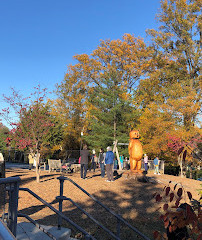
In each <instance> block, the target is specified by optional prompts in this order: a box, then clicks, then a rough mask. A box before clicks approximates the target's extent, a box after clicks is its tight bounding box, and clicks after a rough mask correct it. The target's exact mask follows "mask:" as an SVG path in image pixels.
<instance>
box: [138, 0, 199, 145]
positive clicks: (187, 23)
mask: <svg viewBox="0 0 202 240" xmlns="http://www.w3.org/2000/svg"><path fill="white" fill-rule="evenodd" d="M200 11H201V2H200V1H186V0H170V1H161V11H160V13H159V15H158V16H157V17H158V20H159V22H160V27H159V30H154V29H151V30H148V33H149V34H150V36H151V40H152V46H153V49H154V55H153V58H152V61H151V62H152V65H151V68H150V69H149V71H148V72H147V76H146V78H145V79H142V81H141V82H140V84H139V86H138V90H137V92H136V96H135V97H136V99H138V100H139V102H138V103H139V108H140V109H142V111H143V115H144V118H147V121H151V118H150V117H149V116H150V115H149V116H148V117H147V112H146V111H148V110H147V108H149V109H150V111H151V106H152V104H155V105H157V106H158V107H159V111H158V114H159V113H160V114H163V113H164V115H165V116H167V117H168V116H169V119H168V118H167V117H166V118H167V120H166V121H167V123H168V126H165V124H166V122H165V121H164V120H165V119H161V120H160V122H161V123H162V124H163V126H165V130H164V131H163V133H164V134H163V135H162V134H161V135H159V134H158V131H157V132H156V134H154V136H152V137H149V135H148V133H149V132H150V128H149V124H147V125H145V126H143V125H142V126H141V127H143V128H142V131H145V132H147V135H145V136H144V137H145V139H146V138H148V139H147V141H150V142H151V145H152V143H154V142H157V141H158V140H157V138H161V139H162V140H163V141H164V140H165V138H163V137H162V136H164V137H165V133H166V132H167V131H168V130H169V132H170V131H171V129H172V131H173V134H175V135H176V133H177V132H178V133H179V134H180V133H182V132H183V135H184V136H182V138H183V139H184V140H185V141H187V138H192V137H193V136H194V134H195V133H196V131H199V129H198V127H197V119H198V117H199V114H200V111H201V82H202V81H200V80H201V79H200V73H199V70H200V59H201V50H200V45H201V21H200V19H201V15H200ZM155 111H156V110H155V109H154V112H153V118H152V121H156V120H158V114H157V115H155ZM145 121H146V120H145ZM160 122H159V124H158V125H161V124H160ZM171 125H172V128H171ZM154 127H155V126H154ZM146 128H147V130H146ZM169 128H170V129H169ZM149 138H150V139H149ZM147 147H148V148H149V145H147Z"/></svg>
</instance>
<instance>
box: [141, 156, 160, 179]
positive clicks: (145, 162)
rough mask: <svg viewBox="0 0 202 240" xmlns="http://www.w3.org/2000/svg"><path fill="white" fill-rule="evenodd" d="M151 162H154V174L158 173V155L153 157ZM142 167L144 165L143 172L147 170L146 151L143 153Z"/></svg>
mask: <svg viewBox="0 0 202 240" xmlns="http://www.w3.org/2000/svg"><path fill="white" fill-rule="evenodd" d="M153 164H154V174H158V175H160V173H159V164H160V160H159V158H158V157H155V158H154V160H153ZM144 167H145V172H147V171H148V156H147V154H146V153H145V154H144Z"/></svg>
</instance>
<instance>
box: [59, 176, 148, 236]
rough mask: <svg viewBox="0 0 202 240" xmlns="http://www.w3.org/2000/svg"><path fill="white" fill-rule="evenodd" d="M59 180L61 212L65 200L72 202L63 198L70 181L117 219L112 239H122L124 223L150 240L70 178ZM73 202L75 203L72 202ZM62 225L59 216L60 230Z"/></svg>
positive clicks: (61, 177)
mask: <svg viewBox="0 0 202 240" xmlns="http://www.w3.org/2000/svg"><path fill="white" fill-rule="evenodd" d="M57 179H59V181H60V196H58V197H57V199H59V211H61V212H62V202H63V200H70V199H69V198H66V197H65V196H63V189H64V181H65V180H68V181H70V182H71V183H73V184H74V185H75V186H76V187H77V188H79V189H80V190H81V191H82V192H84V193H85V194H86V195H88V196H89V197H90V198H91V199H93V200H94V201H95V202H96V203H98V204H99V205H100V206H102V207H103V208H104V209H105V210H106V211H108V212H109V213H110V214H112V215H113V216H114V217H116V219H117V236H112V234H113V233H112V234H110V235H111V236H112V237H114V239H120V232H121V231H120V223H121V222H122V223H124V224H125V225H126V226H128V227H129V228H130V229H131V230H133V231H134V232H135V233H136V234H138V235H139V236H141V237H142V238H143V239H145V240H150V239H149V238H148V237H147V236H145V235H144V234H143V233H141V232H140V231H139V230H138V229H136V228H135V227H133V226H132V225H130V224H129V223H128V222H127V221H126V220H125V219H124V218H122V217H121V216H120V215H118V214H116V213H115V212H114V211H112V210H111V209H109V208H108V207H107V206H105V205H104V204H103V203H101V202H100V201H99V200H97V199H96V198H95V197H94V196H93V195H91V194H90V193H88V192H87V191H86V190H85V189H83V188H82V187H81V186H79V185H78V184H77V183H75V182H74V181H73V180H72V179H70V178H68V177H64V176H60V177H58V178H57ZM71 202H73V201H72V200H71ZM80 210H81V209H80ZM82 211H84V210H83V209H82ZM91 220H93V221H94V222H95V223H96V224H97V225H99V226H100V227H102V228H103V226H102V225H101V224H100V223H99V222H98V221H97V220H95V219H92V218H91ZM61 224H62V219H61V218H60V216H59V219H58V228H60V227H61ZM103 229H104V228H103ZM104 230H105V231H106V229H104ZM107 232H108V233H109V232H110V231H109V230H108V229H107ZM110 233H111V232H110ZM113 235H114V234H113Z"/></svg>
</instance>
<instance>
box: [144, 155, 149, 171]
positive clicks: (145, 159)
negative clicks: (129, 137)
mask: <svg viewBox="0 0 202 240" xmlns="http://www.w3.org/2000/svg"><path fill="white" fill-rule="evenodd" d="M144 169H145V172H146V173H147V171H148V156H147V154H146V153H145V154H144Z"/></svg>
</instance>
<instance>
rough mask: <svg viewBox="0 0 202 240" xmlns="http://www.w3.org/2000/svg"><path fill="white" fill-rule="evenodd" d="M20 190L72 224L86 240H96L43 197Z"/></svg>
mask: <svg viewBox="0 0 202 240" xmlns="http://www.w3.org/2000/svg"><path fill="white" fill-rule="evenodd" d="M19 190H20V191H26V192H28V193H30V194H31V195H32V196H33V197H35V198H36V199H38V200H39V201H40V202H42V203H43V204H44V205H46V206H47V207H48V208H49V209H51V210H52V211H53V212H55V213H56V214H57V215H58V216H59V217H60V218H61V219H64V220H65V221H67V222H68V223H70V224H71V225H72V226H73V227H75V228H76V229H77V230H79V231H80V232H82V233H83V234H84V236H85V239H86V240H90V239H92V240H96V239H95V238H94V237H93V236H91V235H90V234H89V233H87V232H86V231H85V230H84V229H83V228H81V227H80V226H79V225H77V224H76V223H74V222H73V221H72V220H71V219H69V218H68V217H66V216H65V215H64V214H63V213H62V212H60V211H58V210H57V209H55V208H54V207H53V206H52V205H51V204H49V203H47V202H46V201H45V200H43V199H42V198H41V197H39V196H38V195H37V194H36V193H34V192H32V191H31V190H30V189H29V188H19ZM19 216H20V215H19ZM21 216H22V215H21ZM26 216H27V215H24V217H26ZM29 218H30V217H29ZM29 218H27V219H29Z"/></svg>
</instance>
